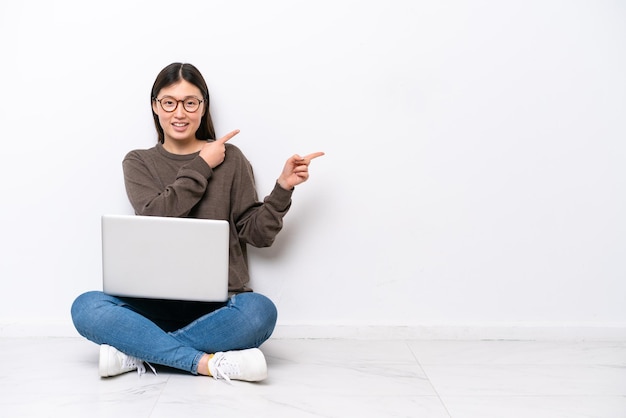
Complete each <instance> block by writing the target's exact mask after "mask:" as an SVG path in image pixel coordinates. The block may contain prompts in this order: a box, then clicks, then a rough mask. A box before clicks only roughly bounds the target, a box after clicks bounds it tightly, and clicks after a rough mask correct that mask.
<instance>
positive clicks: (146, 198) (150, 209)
mask: <svg viewBox="0 0 626 418" xmlns="http://www.w3.org/2000/svg"><path fill="white" fill-rule="evenodd" d="M123 168H124V182H125V184H126V193H127V194H128V198H129V199H130V203H131V205H132V206H133V208H134V209H135V214H137V215H148V216H175V217H187V218H203V219H223V220H227V221H229V223H230V270H229V290H230V291H231V292H245V291H250V290H251V289H250V288H249V287H248V286H247V285H248V283H249V281H250V276H249V272H248V258H247V249H246V244H250V245H252V246H255V247H269V246H270V245H272V243H273V242H274V238H275V237H276V234H278V232H279V231H280V230H281V228H282V225H283V217H284V216H285V214H286V213H287V211H288V210H289V207H290V206H291V195H292V191H289V190H285V189H283V188H282V187H280V186H279V185H278V184H276V185H275V186H274V189H273V190H272V192H271V193H270V194H269V195H268V196H267V197H266V198H265V200H264V201H263V202H259V201H258V197H257V193H256V189H255V183H254V176H253V173H252V167H251V165H250V163H249V162H248V160H247V159H246V157H245V156H244V155H243V153H242V152H241V151H240V150H239V148H237V147H236V146H235V145H232V144H226V158H225V160H224V162H223V163H222V164H221V165H219V166H217V167H216V168H215V169H211V167H209V165H208V164H207V163H206V162H205V161H204V160H203V159H202V158H201V157H200V156H199V152H196V153H194V154H189V155H178V154H171V153H169V152H167V151H166V150H165V149H164V148H163V145H162V144H157V145H156V146H155V147H153V148H150V149H147V150H134V151H131V152H129V153H128V154H127V155H126V157H125V158H124V161H123ZM163 256H164V257H166V256H167V254H163ZM198 262H201V260H199V261H198Z"/></svg>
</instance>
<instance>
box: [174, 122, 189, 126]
mask: <svg viewBox="0 0 626 418" xmlns="http://www.w3.org/2000/svg"><path fill="white" fill-rule="evenodd" d="M172 125H174V126H178V127H183V126H187V125H188V123H182V122H174V123H172Z"/></svg>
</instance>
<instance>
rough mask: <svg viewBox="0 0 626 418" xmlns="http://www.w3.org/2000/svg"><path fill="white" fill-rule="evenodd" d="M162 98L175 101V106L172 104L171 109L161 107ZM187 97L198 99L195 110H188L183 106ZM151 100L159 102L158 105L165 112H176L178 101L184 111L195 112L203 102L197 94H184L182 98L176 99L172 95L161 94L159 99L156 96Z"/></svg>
mask: <svg viewBox="0 0 626 418" xmlns="http://www.w3.org/2000/svg"><path fill="white" fill-rule="evenodd" d="M163 99H170V100H172V101H174V102H176V106H174V109H172V110H167V109H165V108H164V107H163V103H161V100H163ZM187 99H196V100H198V102H199V103H198V108H197V109H196V110H189V109H187V106H185V101H186V100H187ZM153 100H154V101H155V102H159V105H160V106H161V109H163V111H164V112H167V113H174V112H176V109H178V103H182V104H183V109H185V112H189V113H196V112H197V111H198V110H200V105H201V104H202V103H204V102H205V100H204V99H200V98H199V97H197V96H186V97H184V98H183V99H182V100H176V98H175V97H172V96H163V97H161V98H160V99H157V98H156V97H154V98H153Z"/></svg>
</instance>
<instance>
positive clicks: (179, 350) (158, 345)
mask: <svg viewBox="0 0 626 418" xmlns="http://www.w3.org/2000/svg"><path fill="white" fill-rule="evenodd" d="M71 312H72V320H73V321H74V326H75V327H76V330H77V331H78V333H79V334H80V335H82V336H83V337H85V338H87V339H88V340H90V341H93V342H95V343H96V344H108V345H110V346H113V347H115V348H116V349H118V350H119V351H121V352H122V353H124V354H127V355H130V356H133V357H137V358H139V359H141V360H144V361H147V362H149V363H155V364H161V365H164V366H169V367H174V368H177V369H181V370H185V371H189V372H191V373H193V374H197V373H198V362H199V361H200V358H201V357H202V356H203V355H204V354H205V353H216V352H218V351H229V350H243V349H246V348H253V347H259V346H260V345H261V344H262V343H263V342H265V341H266V340H267V339H268V338H269V337H270V335H271V334H272V332H273V331H274V326H275V325H276V318H277V312H276V307H275V306H274V304H273V303H272V301H271V300H269V299H268V298H267V297H265V296H263V295H261V294H259V293H240V294H237V295H234V296H232V297H230V299H229V300H228V301H227V302H224V303H197V302H182V301H163V300H149V299H135V298H121V297H115V296H110V295H107V294H104V293H103V292H99V291H93V292H87V293H84V294H82V295H80V296H79V297H78V298H76V300H75V301H74V303H73V304H72V311H71Z"/></svg>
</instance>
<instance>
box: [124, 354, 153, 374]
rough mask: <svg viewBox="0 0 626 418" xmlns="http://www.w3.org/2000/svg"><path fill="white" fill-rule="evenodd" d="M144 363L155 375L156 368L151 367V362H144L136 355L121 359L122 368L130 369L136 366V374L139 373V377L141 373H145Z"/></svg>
mask: <svg viewBox="0 0 626 418" xmlns="http://www.w3.org/2000/svg"><path fill="white" fill-rule="evenodd" d="M144 363H145V364H147V365H148V366H149V367H150V369H151V370H152V373H154V375H155V376H156V375H157V372H156V369H155V368H154V367H152V364H150V363H148V362H147V361H146V362H144V361H143V360H140V359H138V358H137V357H132V356H125V357H124V359H123V364H122V368H123V369H130V370H132V369H134V368H137V374H138V375H139V377H141V376H142V375H144V374H145V373H146V366H144Z"/></svg>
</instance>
